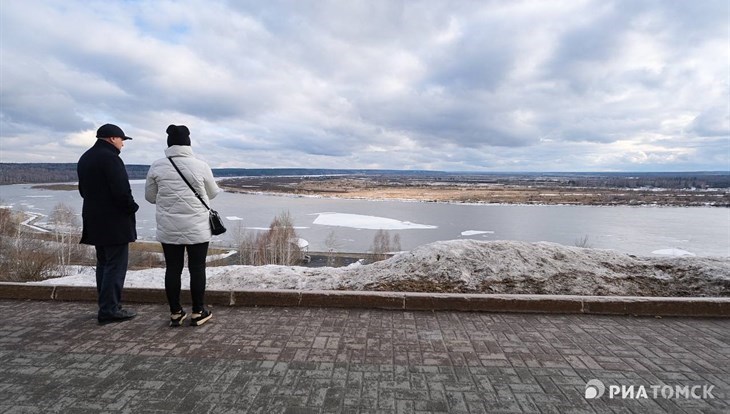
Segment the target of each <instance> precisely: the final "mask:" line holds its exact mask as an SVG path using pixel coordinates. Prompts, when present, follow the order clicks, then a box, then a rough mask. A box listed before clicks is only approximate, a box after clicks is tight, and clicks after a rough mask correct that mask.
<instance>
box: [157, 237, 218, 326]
mask: <svg viewBox="0 0 730 414" xmlns="http://www.w3.org/2000/svg"><path fill="white" fill-rule="evenodd" d="M185 250H187V251H188V270H189V271H190V295H191V296H192V299H193V313H196V312H202V311H203V309H204V303H203V302H204V297H205V257H206V256H207V255H208V243H207V242H206V243H199V244H165V243H162V251H163V252H164V253H165V264H166V268H165V293H166V294H167V303H168V304H169V305H170V313H176V312H178V311H180V310H181V309H182V306H180V276H181V275H182V271H183V267H184V266H185Z"/></svg>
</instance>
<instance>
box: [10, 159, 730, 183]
mask: <svg viewBox="0 0 730 414" xmlns="http://www.w3.org/2000/svg"><path fill="white" fill-rule="evenodd" d="M149 168H150V167H149V165H135V164H131V165H127V173H128V174H129V178H130V179H131V180H141V179H144V178H145V177H146V176H147V171H148V170H149ZM213 175H214V176H216V177H220V178H222V177H252V176H281V175H289V176H305V175H355V176H357V175H361V176H362V175H367V176H383V177H388V176H397V177H411V178H414V179H418V180H437V181H440V180H443V181H460V182H481V183H490V182H491V183H502V184H507V183H509V184H513V185H514V184H517V185H519V184H524V185H530V184H535V183H539V184H552V185H556V186H560V187H590V188H596V187H599V188H608V187H610V188H640V187H649V188H651V187H655V188H675V189H676V188H699V189H706V188H730V172H727V171H698V172H621V173H615V172H612V173H602V172H579V173H576V172H565V173H560V172H550V173H539V172H534V173H533V172H526V173H513V172H510V173H501V172H494V173H492V172H484V173H482V172H443V171H423V170H368V169H310V168H214V169H213ZM76 180H77V176H76V164H71V163H66V164H54V163H33V164H16V163H0V185H2V184H38V183H61V182H73V181H76Z"/></svg>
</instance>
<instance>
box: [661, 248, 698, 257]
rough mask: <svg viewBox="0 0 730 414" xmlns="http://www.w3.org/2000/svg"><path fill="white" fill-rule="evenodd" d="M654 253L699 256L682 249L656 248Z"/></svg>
mask: <svg viewBox="0 0 730 414" xmlns="http://www.w3.org/2000/svg"><path fill="white" fill-rule="evenodd" d="M652 254H660V255H663V256H697V255H696V254H694V253H692V252H688V251H686V250H682V249H660V250H654V251H653V252H652Z"/></svg>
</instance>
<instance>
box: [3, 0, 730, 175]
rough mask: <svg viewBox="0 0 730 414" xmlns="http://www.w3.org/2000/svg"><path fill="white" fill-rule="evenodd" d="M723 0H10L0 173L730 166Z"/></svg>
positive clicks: (728, 34) (729, 71) (729, 64)
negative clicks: (179, 152)
mask: <svg viewBox="0 0 730 414" xmlns="http://www.w3.org/2000/svg"><path fill="white" fill-rule="evenodd" d="M729 7H730V6H728V3H727V1H726V0H701V1H684V0H653V1H649V0H646V1H645V0H626V1H614V0H565V1H557V0H556V1H550V0H534V1H531V0H524V1H523V0H505V1H488V0H484V1H466V0H465V1H443V0H418V1H405V0H403V1H397V0H382V1H381V0H363V1H357V0H346V1H341V0H331V1H325V0H321V1H298V0H291V1H286V0H267V1H258V0H254V1H243V0H241V1H238V0H230V1H210V0H200V1H141V0H140V1H134V0H128V1H107V0H105V1H74V0H63V1H61V0H55V1H51V0H48V1H41V0H22V1H21V0H17V1H16V0H3V1H2V2H0V9H1V10H0V32H1V33H0V42H1V46H2V48H1V49H2V54H1V56H0V70H1V73H0V84H1V85H0V87H1V88H0V89H1V90H0V93H1V102H0V106H1V112H0V161H2V162H76V160H77V159H78V157H79V156H80V155H81V153H83V151H84V150H85V149H86V148H87V147H89V146H90V145H92V144H93V142H94V141H95V138H94V137H95V132H96V129H97V128H98V127H99V126H100V125H101V124H103V123H107V122H110V123H115V124H117V125H119V126H121V127H122V128H123V129H124V131H125V132H126V133H127V135H130V136H132V137H134V140H133V141H128V142H127V145H126V146H125V148H124V150H123V152H122V158H123V159H124V160H125V162H126V163H128V164H131V163H133V164H148V163H151V162H152V161H154V160H155V159H157V158H160V157H161V156H162V154H163V150H164V148H165V147H166V134H165V129H166V127H167V126H168V125H169V124H185V125H187V126H188V127H189V128H190V130H191V131H192V135H191V138H192V141H193V150H194V151H195V153H196V154H197V155H198V156H199V157H200V158H202V159H204V160H206V161H208V162H209V163H210V165H211V166H212V167H245V168H259V167H312V168H320V167H321V168H395V169H436V170H449V171H464V170H478V171H687V170H725V171H727V170H730V10H729Z"/></svg>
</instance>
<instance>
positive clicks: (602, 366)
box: [0, 300, 730, 414]
mask: <svg viewBox="0 0 730 414" xmlns="http://www.w3.org/2000/svg"><path fill="white" fill-rule="evenodd" d="M129 307H130V308H133V309H135V310H137V311H138V312H139V316H138V317H137V318H136V319H134V320H132V321H128V322H123V323H120V324H111V325H104V326H99V325H98V324H97V323H96V320H95V316H96V308H95V305H94V304H92V303H88V302H44V301H13V300H2V301H0V309H1V310H2V314H3V315H5V316H6V318H5V320H4V321H3V323H2V325H0V412H2V413H37V412H43V413H97V412H105V413H135V414H136V413H291V414H295V413H301V414H308V413H394V414H395V413H499V412H505V413H596V412H598V413H603V412H607V413H653V412H678V413H684V412H686V413H699V412H702V413H705V412H717V413H721V412H724V413H727V412H730V403H729V401H728V397H729V396H730V320H728V319H696V318H662V319H657V318H634V317H618V316H595V315H540V314H500V313H471V312H407V311H387V310H364V309H316V308H273V307H272V308H245V307H235V308H233V307H216V308H214V309H213V312H214V316H213V320H212V321H211V322H210V323H209V324H206V325H204V326H202V327H196V328H193V327H189V326H183V327H180V328H170V327H168V326H167V324H168V314H167V308H166V306H165V305H161V304H160V305H149V304H147V305H135V304H130V305H129ZM591 379H599V380H601V381H602V382H603V383H605V385H606V386H607V387H608V386H609V385H627V386H628V385H635V386H640V385H644V386H645V387H646V388H647V390H648V389H649V387H650V386H651V385H663V384H665V385H669V386H672V387H674V386H684V385H688V386H693V385H712V386H714V388H713V389H712V390H711V393H712V395H713V396H714V397H715V398H714V399H710V398H707V399H686V398H671V399H667V398H662V397H661V396H660V397H659V398H657V399H654V398H652V397H651V396H650V398H647V399H619V398H614V399H610V398H608V395H607V394H608V392H607V393H606V394H605V395H604V396H603V397H601V398H599V399H593V400H587V399H585V398H584V393H585V389H586V383H587V381H588V380H591Z"/></svg>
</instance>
